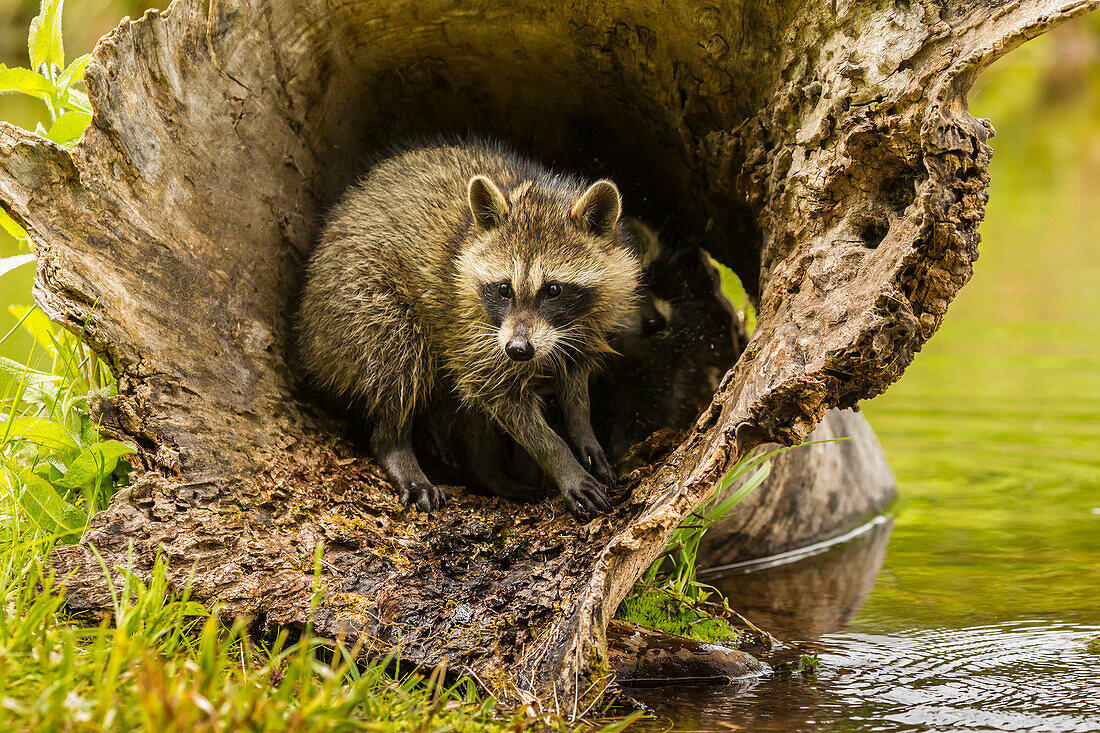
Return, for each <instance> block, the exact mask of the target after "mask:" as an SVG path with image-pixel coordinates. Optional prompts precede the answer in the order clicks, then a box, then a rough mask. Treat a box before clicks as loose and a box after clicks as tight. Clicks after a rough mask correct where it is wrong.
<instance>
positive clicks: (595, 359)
mask: <svg viewBox="0 0 1100 733" xmlns="http://www.w3.org/2000/svg"><path fill="white" fill-rule="evenodd" d="M621 210H622V204H621V199H620V196H619V191H618V189H617V188H616V187H615V185H614V184H613V183H611V182H610V181H597V182H596V183H593V184H592V185H590V186H587V187H585V186H584V185H583V184H582V182H581V181H580V180H579V179H576V178H573V177H566V176H561V175H556V174H553V173H550V172H549V171H547V170H546V169H544V168H543V167H541V166H539V165H538V164H537V163H534V162H533V161H530V160H527V159H525V158H522V157H520V156H518V155H516V154H515V153H513V152H511V151H509V150H507V149H506V148H504V147H502V146H500V145H496V144H489V143H484V142H477V141H459V140H456V141H450V142H443V141H440V142H435V143H430V144H426V145H422V146H419V147H414V148H410V149H408V150H405V151H403V152H399V153H397V154H395V155H393V156H391V157H389V158H386V159H384V160H382V161H381V162H379V163H378V164H376V165H375V166H373V167H372V168H371V169H370V170H369V172H368V173H367V174H366V176H365V177H364V178H363V179H362V180H360V181H359V182H358V183H357V184H355V185H353V186H352V187H351V188H350V189H349V190H348V192H347V193H346V194H345V195H344V198H343V199H342V201H341V202H340V203H339V204H338V205H337V206H336V207H335V209H334V210H333V212H332V215H331V216H330V218H329V220H328V222H327V224H326V225H325V227H324V230H323V232H322V234H321V238H320V241H319V243H318V245H317V247H316V249H315V251H314V253H313V255H312V257H311V259H310V262H309V266H308V270H307V273H306V281H305V285H304V289H303V293H302V304H301V309H300V312H299V317H298V324H297V326H298V335H299V339H298V344H299V350H300V357H301V360H302V363H303V365H304V367H305V370H306V372H307V373H308V375H309V376H310V377H311V379H312V380H313V382H314V384H316V385H317V386H318V387H319V388H321V389H322V390H323V391H325V392H327V393H329V394H330V395H332V396H334V397H337V398H341V399H347V400H349V401H350V403H351V404H352V405H353V406H355V407H356V408H358V409H359V410H361V411H362V412H363V414H364V415H365V417H367V418H368V420H369V421H371V422H372V423H373V424H374V431H373V434H372V436H371V450H372V452H373V453H374V455H375V457H376V458H377V459H378V461H379V462H380V463H381V464H382V467H383V469H384V470H385V471H386V473H387V474H388V476H389V478H390V480H391V481H392V482H393V484H394V485H395V487H396V489H397V491H398V495H399V497H400V499H401V501H402V503H404V504H406V505H411V506H414V507H415V508H417V509H419V510H421V511H431V510H433V509H437V508H439V507H441V506H443V505H444V504H445V503H446V496H445V494H444V493H443V491H442V490H441V489H439V488H438V487H436V486H434V485H432V483H431V482H430V481H429V480H428V479H427V477H426V476H425V475H424V472H423V470H422V469H421V467H420V464H419V462H418V461H417V458H416V455H415V453H414V452H413V448H412V443H411V437H410V436H411V428H412V422H413V420H414V418H416V417H417V416H423V418H424V419H427V420H433V419H436V418H437V411H442V412H441V414H439V415H438V419H440V420H443V421H446V420H453V417H454V416H452V415H450V414H449V413H450V412H454V411H457V410H466V411H469V412H471V413H473V414H476V415H479V416H481V418H483V419H484V420H485V421H486V422H487V423H488V424H495V425H499V426H500V427H501V428H503V430H504V431H505V432H506V433H507V434H508V435H510V436H511V437H512V438H513V439H514V440H515V441H516V443H518V444H519V445H520V446H521V447H522V448H523V449H524V450H525V451H526V452H527V453H528V454H530V456H531V457H532V458H533V459H534V460H535V462H536V463H537V464H538V465H539V466H540V467H541V468H542V470H543V471H545V472H546V474H547V475H548V476H550V477H551V479H552V480H553V482H554V483H555V484H556V486H557V487H558V489H559V490H560V491H561V493H562V495H563V496H564V497H565V499H566V506H567V507H568V508H569V510H570V511H571V512H572V513H573V514H575V515H577V516H578V517H581V518H587V517H590V516H592V515H594V514H596V513H597V512H599V511H606V510H607V509H608V508H609V507H610V505H609V503H608V500H607V496H606V494H605V493H604V491H603V489H602V488H601V486H600V481H602V482H603V483H605V484H611V483H613V481H614V473H613V471H612V470H611V466H610V464H609V463H608V461H607V458H606V456H605V455H604V451H603V449H602V448H601V447H600V444H599V443H598V442H597V440H596V438H595V435H594V434H593V432H592V425H591V417H590V407H589V399H588V378H589V375H590V374H591V373H592V371H593V370H594V369H595V368H596V367H597V365H598V364H599V363H600V361H601V357H602V355H604V354H606V353H609V352H610V351H611V348H610V346H609V345H608V338H609V336H610V334H611V333H613V332H615V331H616V330H618V329H619V328H621V327H622V325H623V324H624V323H625V322H626V321H627V320H628V319H629V317H630V314H631V311H632V310H633V309H634V308H635V298H636V291H637V287H638V277H639V265H638V261H637V259H636V258H635V256H634V255H633V253H632V252H631V250H630V248H629V247H628V246H627V242H626V237H627V236H628V235H627V234H626V232H625V231H624V228H623V226H622V223H621V222H620V214H621ZM543 382H548V383H550V384H552V385H553V388H554V391H555V393H556V394H557V396H558V399H559V400H560V402H561V405H562V411H563V413H564V416H565V419H564V421H563V424H564V427H565V431H564V432H565V434H566V435H567V436H568V438H569V439H570V442H571V443H572V446H573V448H574V449H575V450H576V453H577V456H579V457H580V459H581V461H583V463H584V465H583V467H582V464H581V463H580V462H578V460H577V458H575V457H574V455H573V452H572V451H571V450H570V447H569V445H567V444H566V443H565V441H564V440H562V438H561V437H559V436H558V434H557V433H556V432H554V430H553V429H552V428H551V427H550V426H549V424H548V423H547V422H546V419H545V417H544V416H543V411H542V400H541V399H540V397H539V395H538V394H537V386H538V385H539V384H540V383H543ZM593 477H595V478H593ZM597 479H599V481H597Z"/></svg>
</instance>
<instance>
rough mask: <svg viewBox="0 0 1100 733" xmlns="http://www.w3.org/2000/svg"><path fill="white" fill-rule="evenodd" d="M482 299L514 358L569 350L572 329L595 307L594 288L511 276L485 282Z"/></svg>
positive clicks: (498, 333) (518, 359)
mask: <svg viewBox="0 0 1100 733" xmlns="http://www.w3.org/2000/svg"><path fill="white" fill-rule="evenodd" d="M480 295H481V301H482V304H483V305H484V306H485V315H486V316H487V318H488V320H489V323H490V325H492V326H493V327H495V328H496V329H497V341H498V342H499V343H500V347H501V348H502V349H503V351H504V353H505V355H507V356H508V358H509V359H511V360H513V361H530V360H531V359H534V358H536V357H545V356H548V355H549V354H550V353H551V352H553V351H554V350H555V349H556V348H558V347H559V346H562V347H564V348H565V350H568V346H569V342H570V338H571V336H570V334H569V329H570V327H571V326H573V325H575V324H576V323H577V322H578V321H580V320H581V319H582V318H584V316H585V315H587V314H588V312H589V311H590V310H591V309H592V305H593V302H594V295H593V293H592V290H591V288H588V287H586V286H584V285H578V284H576V283H563V282H558V281H556V280H551V281H550V282H546V283H543V284H541V285H539V284H538V283H532V282H530V281H524V282H521V283H519V284H518V286H517V284H513V282H512V281H511V280H501V281H499V282H489V283H484V284H483V285H482V286H481V292H480Z"/></svg>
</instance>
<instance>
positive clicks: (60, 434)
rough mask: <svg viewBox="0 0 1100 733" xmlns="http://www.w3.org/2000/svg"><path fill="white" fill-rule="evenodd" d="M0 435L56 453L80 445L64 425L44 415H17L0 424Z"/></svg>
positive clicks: (78, 448) (74, 449) (77, 447)
mask: <svg viewBox="0 0 1100 733" xmlns="http://www.w3.org/2000/svg"><path fill="white" fill-rule="evenodd" d="M0 436H7V439H8V440H24V441H26V442H28V443H33V444H34V445H37V446H40V447H42V448H45V449H47V450H49V451H51V452H54V453H58V452H60V451H65V450H72V451H76V450H80V445H79V444H78V443H77V442H76V441H75V440H73V436H72V435H70V434H69V431H68V430H66V429H65V427H64V426H62V425H59V424H58V423H56V422H54V421H52V420H49V419H47V418H44V417H17V418H15V419H13V420H8V421H7V422H5V423H2V424H0Z"/></svg>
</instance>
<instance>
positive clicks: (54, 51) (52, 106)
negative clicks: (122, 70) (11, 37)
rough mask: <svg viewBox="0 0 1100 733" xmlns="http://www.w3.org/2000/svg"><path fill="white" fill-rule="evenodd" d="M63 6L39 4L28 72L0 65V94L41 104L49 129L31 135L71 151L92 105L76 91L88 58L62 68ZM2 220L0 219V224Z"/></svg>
mask: <svg viewBox="0 0 1100 733" xmlns="http://www.w3.org/2000/svg"><path fill="white" fill-rule="evenodd" d="M63 5H64V0H41V5H40V8H39V12H38V15H36V16H35V18H34V20H32V21H31V27H30V33H28V35H27V56H28V57H29V59H30V68H29V69H27V68H19V67H16V68H8V67H7V66H4V65H3V64H0V93H4V92H16V93H20V94H26V95H27V96H30V97H34V98H35V99H39V100H41V101H42V102H43V103H44V104H45V105H46V109H47V111H48V112H49V116H50V126H49V127H48V128H47V127H45V126H44V125H42V124H41V123H39V125H38V127H37V129H36V130H35V132H36V133H37V134H39V135H41V136H43V137H45V138H48V139H50V140H53V141H54V142H55V143H57V144H58V145H61V146H62V147H63V148H65V149H66V150H72V148H73V145H75V144H76V141H77V140H78V139H80V136H81V134H82V133H83V132H84V128H86V127H87V126H88V123H90V122H91V121H92V105H91V103H90V102H89V101H88V96H87V95H86V94H85V93H84V91H83V90H82V89H81V88H80V87H81V86H82V84H83V80H84V67H85V66H86V65H87V63H88V54H84V55H83V56H80V57H78V58H76V59H73V60H72V61H71V62H70V63H69V65H68V66H66V65H65V44H64V41H63V39H62V37H61V15H62V10H63V9H64V8H63ZM6 216H7V215H6V214H5V215H0V223H2V220H3V219H4V218H6ZM4 228H5V229H6V228H7V226H4Z"/></svg>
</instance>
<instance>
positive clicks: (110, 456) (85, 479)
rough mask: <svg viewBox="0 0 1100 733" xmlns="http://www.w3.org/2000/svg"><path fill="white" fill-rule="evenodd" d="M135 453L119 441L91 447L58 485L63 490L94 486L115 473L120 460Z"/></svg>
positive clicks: (81, 455) (110, 441) (77, 459)
mask: <svg viewBox="0 0 1100 733" xmlns="http://www.w3.org/2000/svg"><path fill="white" fill-rule="evenodd" d="M133 452H134V449H133V448H132V447H130V446H128V445H126V444H125V443H120V442H118V441H117V440H108V441H105V442H103V443H96V444H95V445H90V446H88V447H87V448H85V449H84V450H83V451H82V452H81V454H80V455H79V456H77V457H76V460H74V461H73V462H72V463H70V464H69V470H68V471H66V472H65V475H64V476H62V477H61V479H60V480H59V481H58V482H57V485H58V486H60V487H61V488H63V489H79V488H82V487H84V486H89V485H94V484H95V483H96V482H97V481H100V480H102V479H105V478H106V477H108V476H110V475H111V474H112V473H114V470H115V467H116V466H118V459H119V458H121V457H122V456H125V455H129V454H130V453H133Z"/></svg>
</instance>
